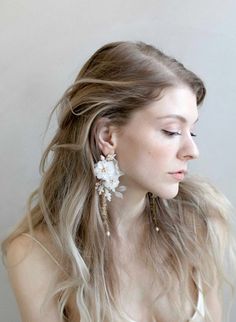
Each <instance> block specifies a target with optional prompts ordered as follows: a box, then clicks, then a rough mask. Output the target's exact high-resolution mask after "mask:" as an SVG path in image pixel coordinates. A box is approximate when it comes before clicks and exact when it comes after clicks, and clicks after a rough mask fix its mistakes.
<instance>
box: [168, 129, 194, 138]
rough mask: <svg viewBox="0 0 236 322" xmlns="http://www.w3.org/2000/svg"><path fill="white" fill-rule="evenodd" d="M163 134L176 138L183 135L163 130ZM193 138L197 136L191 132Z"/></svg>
mask: <svg viewBox="0 0 236 322" xmlns="http://www.w3.org/2000/svg"><path fill="white" fill-rule="evenodd" d="M162 132H163V133H164V134H165V135H167V136H175V135H181V133H180V132H171V131H167V130H162ZM190 134H191V136H194V137H195V136H197V135H196V134H195V133H192V132H190Z"/></svg>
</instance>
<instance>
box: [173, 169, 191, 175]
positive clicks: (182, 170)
mask: <svg viewBox="0 0 236 322" xmlns="http://www.w3.org/2000/svg"><path fill="white" fill-rule="evenodd" d="M169 173H170V174H174V173H183V174H187V173H188V171H187V170H186V169H180V170H177V171H173V172H169Z"/></svg>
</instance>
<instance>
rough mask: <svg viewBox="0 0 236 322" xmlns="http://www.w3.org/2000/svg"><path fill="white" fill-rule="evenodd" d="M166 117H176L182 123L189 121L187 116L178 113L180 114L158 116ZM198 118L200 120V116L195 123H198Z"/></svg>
mask: <svg viewBox="0 0 236 322" xmlns="http://www.w3.org/2000/svg"><path fill="white" fill-rule="evenodd" d="M165 118H175V119H178V120H180V121H181V122H182V123H185V124H186V123H188V121H187V120H186V118H185V117H183V116H181V115H178V114H169V115H165V116H160V117H157V119H158V120H160V119H165ZM198 120H199V118H197V119H196V121H195V122H194V123H193V124H195V123H197V121H198Z"/></svg>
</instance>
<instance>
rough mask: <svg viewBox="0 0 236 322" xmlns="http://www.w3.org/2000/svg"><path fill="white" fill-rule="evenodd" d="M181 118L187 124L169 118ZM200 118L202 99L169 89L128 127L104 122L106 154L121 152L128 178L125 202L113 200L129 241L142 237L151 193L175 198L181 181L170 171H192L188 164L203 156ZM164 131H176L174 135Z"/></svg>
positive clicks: (181, 89)
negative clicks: (142, 221)
mask: <svg viewBox="0 0 236 322" xmlns="http://www.w3.org/2000/svg"><path fill="white" fill-rule="evenodd" d="M170 114H176V115H179V116H181V117H183V118H185V119H186V122H183V121H182V120H180V119H178V118H174V117H168V118H166V116H167V115H170ZM197 119H198V107H197V104H196V96H195V94H194V93H193V92H192V91H191V89H190V88H188V87H174V88H168V89H166V90H165V92H164V95H163V96H162V98H161V99H159V100H156V101H154V102H153V103H151V104H150V105H149V106H147V107H145V108H143V109H141V110H138V111H137V112H135V113H134V114H133V115H132V117H131V119H130V121H129V123H128V124H126V125H125V126H124V127H122V129H119V131H117V129H116V128H115V127H114V126H110V125H109V122H108V120H107V119H101V120H100V124H99V127H98V144H99V147H100V149H101V150H102V152H103V153H104V155H107V154H108V153H116V159H117V160H118V164H119V167H120V169H121V170H122V171H123V172H124V175H123V176H121V177H120V183H121V184H122V185H125V186H126V188H127V190H126V191H125V192H124V198H123V199H119V198H116V197H113V198H112V200H111V202H110V203H109V205H108V206H109V213H110V214H111V215H112V216H113V217H114V220H115V221H116V223H117V230H118V234H119V235H120V236H121V238H123V239H127V238H129V239H130V238H131V236H132V235H133V234H132V232H134V231H135V234H136V233H137V226H138V225H139V223H140V215H141V214H142V212H143V209H144V201H145V195H146V193H147V192H148V191H150V192H152V193H154V194H156V195H158V196H160V197H161V198H164V199H170V198H174V197H175V196H176V195H177V193H178V189H179V181H178V180H176V179H175V178H173V176H171V175H170V174H169V172H175V171H178V170H180V169H185V170H186V169H187V166H188V162H189V161H190V160H193V159H196V158H197V157H198V156H199V151H198V148H197V146H196V143H195V142H194V137H193V136H192V132H194V129H193V127H194V124H195V123H196V121H197ZM164 131H170V132H174V134H173V135H170V134H169V133H166V132H164Z"/></svg>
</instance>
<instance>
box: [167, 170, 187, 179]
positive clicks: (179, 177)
mask: <svg viewBox="0 0 236 322" xmlns="http://www.w3.org/2000/svg"><path fill="white" fill-rule="evenodd" d="M170 175H171V176H172V177H173V178H175V179H176V180H183V179H184V173H181V172H177V173H170Z"/></svg>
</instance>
